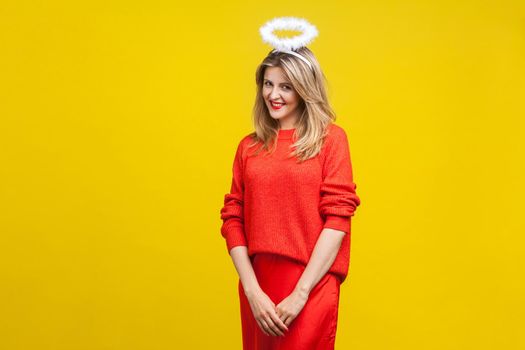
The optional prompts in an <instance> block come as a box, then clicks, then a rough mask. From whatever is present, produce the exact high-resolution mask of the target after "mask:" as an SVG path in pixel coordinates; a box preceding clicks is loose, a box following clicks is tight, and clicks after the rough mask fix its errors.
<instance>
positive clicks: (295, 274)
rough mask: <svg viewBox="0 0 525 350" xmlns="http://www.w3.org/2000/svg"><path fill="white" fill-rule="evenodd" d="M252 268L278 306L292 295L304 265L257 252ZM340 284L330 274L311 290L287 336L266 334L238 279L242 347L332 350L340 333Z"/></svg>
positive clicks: (264, 349)
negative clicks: (338, 322) (258, 322)
mask: <svg viewBox="0 0 525 350" xmlns="http://www.w3.org/2000/svg"><path fill="white" fill-rule="evenodd" d="M252 266H253V270H254V272H255V275H256V276H257V281H258V283H259V285H260V286H261V289H262V290H263V291H264V292H265V293H266V294H267V295H268V297H269V298H270V299H271V300H272V301H273V302H274V304H275V305H278V304H279V303H280V302H281V301H282V300H283V299H285V298H286V297H287V296H288V295H290V294H291V293H292V291H293V290H294V289H295V284H296V283H297V281H298V280H299V278H300V277H301V275H302V274H303V271H304V269H305V266H303V265H302V264H298V263H297V262H295V261H294V260H291V259H289V258H286V257H283V256H281V255H276V254H264V253H257V254H255V256H254V257H253V258H252ZM339 285H340V281H339V278H337V277H336V275H334V274H332V273H327V274H325V275H324V276H323V278H322V279H321V280H320V281H319V282H318V283H317V284H316V285H315V287H314V288H313V289H312V290H311V291H310V294H309V296H308V301H307V302H306V304H305V305H304V307H303V309H302V310H301V312H300V313H299V314H298V315H297V317H296V318H295V319H294V320H293V321H292V323H291V324H290V325H289V326H288V330H287V331H284V336H274V335H266V334H264V333H263V331H262V330H261V328H260V327H259V325H258V324H257V321H256V320H255V317H253V313H252V309H251V307H250V303H249V302H248V299H247V298H246V294H245V293H244V289H243V287H242V283H241V281H240V280H239V286H238V289H239V300H240V305H241V321H242V344H243V349H244V350H332V349H334V345H335V336H336V331H337V314H338V307H339Z"/></svg>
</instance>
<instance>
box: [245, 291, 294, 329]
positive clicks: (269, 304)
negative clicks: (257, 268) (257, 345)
mask: <svg viewBox="0 0 525 350" xmlns="http://www.w3.org/2000/svg"><path fill="white" fill-rule="evenodd" d="M246 298H247V299H248V302H249V303H250V307H251V309H252V313H253V316H254V317H255V320H256V321H257V323H258V324H259V327H260V328H261V330H262V331H263V332H264V334H266V335H274V336H282V335H284V331H288V327H287V326H286V325H285V324H284V323H283V321H281V320H280V319H279V317H278V316H277V313H276V312H275V304H274V303H273V301H272V300H271V299H270V297H268V295H266V293H264V292H263V291H262V290H261V289H258V290H256V291H254V292H253V293H249V294H247V295H246Z"/></svg>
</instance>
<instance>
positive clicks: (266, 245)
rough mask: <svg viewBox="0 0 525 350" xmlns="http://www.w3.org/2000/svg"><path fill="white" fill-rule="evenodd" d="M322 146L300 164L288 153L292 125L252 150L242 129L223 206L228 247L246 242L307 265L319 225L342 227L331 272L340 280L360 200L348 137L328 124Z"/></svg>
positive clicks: (256, 250) (345, 268) (251, 249)
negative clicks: (273, 141) (267, 147)
mask: <svg viewBox="0 0 525 350" xmlns="http://www.w3.org/2000/svg"><path fill="white" fill-rule="evenodd" d="M328 130H329V133H328V135H327V136H326V138H325V142H324V143H323V147H322V148H321V152H320V153H319V154H318V155H317V156H316V157H314V158H310V159H308V160H307V161H305V162H303V163H302V164H298V163H296V159H295V158H289V159H286V156H287V154H288V152H289V146H290V145H292V144H293V142H294V140H293V139H292V137H293V136H294V135H293V133H294V131H295V129H288V130H279V135H278V138H277V149H276V150H275V153H273V154H272V155H270V156H268V155H266V154H265V152H264V151H261V153H259V154H258V155H253V152H254V151H255V149H256V148H257V146H255V147H252V148H248V147H247V146H248V145H249V144H251V143H252V142H253V141H252V139H251V137H250V135H246V136H245V137H244V138H243V139H242V140H241V141H240V142H239V145H238V147H237V151H236V154H235V158H234V161H233V178H232V183H231V190H230V193H227V194H226V195H225V196H224V207H222V209H221V219H222V220H223V224H222V227H221V234H222V236H223V237H224V238H225V240H226V246H227V249H228V252H229V251H230V249H232V248H233V247H235V246H239V245H242V246H247V247H248V255H249V256H250V257H252V256H253V255H254V254H255V253H259V252H266V253H274V254H279V255H283V256H287V257H289V258H292V259H295V260H297V261H298V262H300V263H302V264H304V265H306V264H307V263H308V261H309V259H310V256H311V254H312V251H313V249H314V246H315V244H316V242H317V239H318V237H319V235H320V234H321V231H322V230H323V228H325V227H326V228H332V229H336V230H340V231H344V232H346V235H345V236H344V238H343V241H342V243H341V247H340V249H339V252H338V254H337V257H336V259H335V261H334V263H333V265H332V266H331V267H330V269H329V272H332V273H335V274H336V275H337V276H338V277H339V278H340V280H341V282H343V281H344V280H345V279H346V276H347V274H348V268H349V264H350V234H351V216H353V215H354V211H355V210H356V208H357V206H358V205H359V204H360V199H359V197H358V196H357V195H356V192H355V190H356V188H357V186H356V184H355V183H354V182H353V177H352V165H351V160H350V150H349V145H348V139H347V136H346V133H345V131H344V129H343V128H341V127H340V126H337V125H335V124H330V125H329V126H328Z"/></svg>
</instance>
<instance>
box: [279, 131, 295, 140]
mask: <svg viewBox="0 0 525 350" xmlns="http://www.w3.org/2000/svg"><path fill="white" fill-rule="evenodd" d="M295 130H296V128H293V129H279V134H278V135H277V138H278V139H280V140H289V139H291V138H292V137H293V134H294V132H295Z"/></svg>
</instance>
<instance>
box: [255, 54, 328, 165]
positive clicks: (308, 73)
mask: <svg viewBox="0 0 525 350" xmlns="http://www.w3.org/2000/svg"><path fill="white" fill-rule="evenodd" d="M296 52H297V53H299V54H300V55H302V56H303V57H305V58H306V59H307V60H308V61H309V62H310V63H311V64H312V68H310V67H309V66H308V65H307V64H306V62H303V61H302V60H301V59H300V58H298V57H295V56H293V55H290V54H287V53H283V52H273V53H272V52H271V51H270V53H269V54H268V56H266V58H265V59H264V60H263V61H262V63H261V64H260V65H259V66H258V67H257V70H256V73H255V82H256V84H257V95H256V98H255V105H254V106H253V114H252V117H253V124H254V127H255V132H253V133H252V134H251V137H252V140H254V142H253V143H252V144H251V145H250V146H255V145H257V144H259V145H261V146H262V147H259V149H258V150H257V152H256V153H255V154H258V153H259V152H260V151H262V150H265V151H267V154H271V153H273V152H274V151H275V148H276V146H277V142H276V141H277V135H278V132H279V122H278V121H277V120H275V119H273V118H272V117H271V116H270V112H269V111H268V107H267V105H266V103H265V101H264V97H263V94H262V90H263V83H264V72H265V70H266V68H267V67H281V68H282V69H283V70H284V74H285V76H286V78H287V79H288V80H289V81H290V83H291V84H292V86H293V88H294V89H295V90H296V91H297V93H298V95H299V96H300V103H299V106H298V108H299V109H300V113H301V114H300V117H299V119H298V120H297V123H296V131H295V138H294V141H295V142H294V143H293V144H292V145H291V146H290V147H291V148H293V149H294V150H293V151H292V152H291V153H290V157H294V156H296V157H297V159H298V161H299V162H303V161H305V160H307V159H310V158H313V157H315V156H316V155H317V154H318V153H319V152H320V151H321V147H322V145H323V142H324V138H325V136H326V134H327V130H328V125H329V124H330V123H331V122H333V121H335V119H336V115H335V112H334V111H333V109H332V108H331V107H330V104H329V103H328V97H327V91H326V84H327V83H326V77H325V75H324V73H323V72H322V70H321V67H320V65H319V62H318V61H317V59H316V58H315V56H314V54H313V52H312V51H310V49H308V48H307V47H301V48H299V49H297V50H296Z"/></svg>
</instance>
